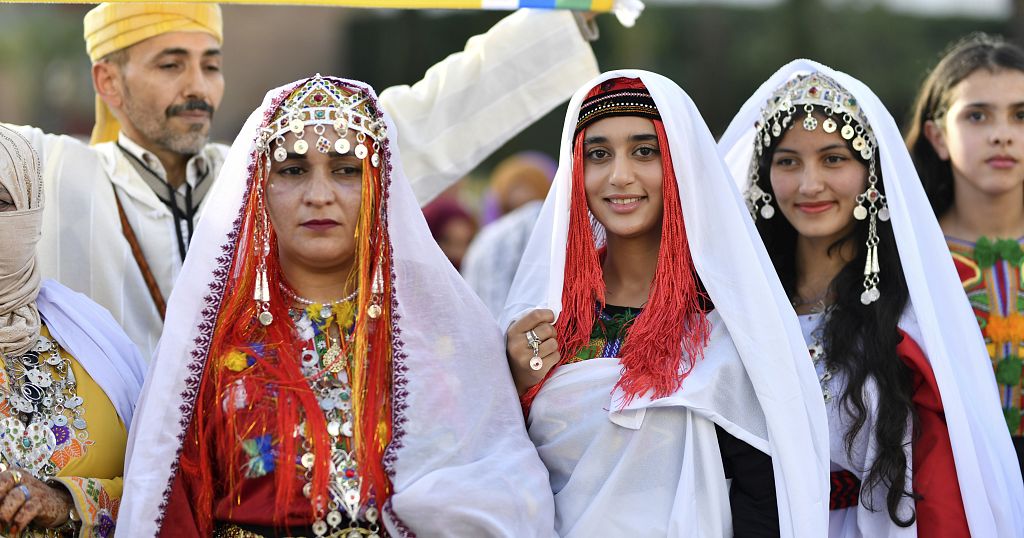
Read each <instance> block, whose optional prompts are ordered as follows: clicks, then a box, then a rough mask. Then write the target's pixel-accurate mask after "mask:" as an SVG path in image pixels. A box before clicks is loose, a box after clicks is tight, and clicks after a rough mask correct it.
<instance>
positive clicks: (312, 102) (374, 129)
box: [256, 74, 387, 167]
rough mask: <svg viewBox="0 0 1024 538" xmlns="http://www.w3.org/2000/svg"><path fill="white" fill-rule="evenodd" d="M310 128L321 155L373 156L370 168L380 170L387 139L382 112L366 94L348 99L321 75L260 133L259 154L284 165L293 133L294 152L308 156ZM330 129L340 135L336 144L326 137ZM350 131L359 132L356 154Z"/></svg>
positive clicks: (356, 93)
mask: <svg viewBox="0 0 1024 538" xmlns="http://www.w3.org/2000/svg"><path fill="white" fill-rule="evenodd" d="M310 127H311V128H312V130H313V134H314V135H316V136H317V140H316V142H315V146H314V147H315V148H316V149H317V151H319V152H321V153H328V152H330V151H331V149H332V148H333V149H334V151H336V152H337V153H339V154H341V155H346V154H348V153H349V151H353V152H354V155H355V156H356V158H358V159H365V158H366V157H367V155H369V156H370V164H371V165H372V166H374V167H377V166H380V142H381V141H382V140H383V139H384V137H386V136H387V128H386V127H385V124H384V119H383V118H382V117H381V115H380V112H379V111H378V110H376V109H375V108H374V106H373V105H372V104H371V100H370V98H369V96H368V95H366V94H365V93H363V92H362V91H360V90H358V89H353V91H352V93H351V94H350V95H346V94H345V92H343V91H342V90H341V89H340V88H338V86H337V85H336V84H335V83H334V82H332V81H331V80H329V79H326V78H324V77H322V76H320V75H319V74H317V75H316V76H314V77H312V78H310V79H309V80H308V81H306V83H305V84H303V85H302V87H300V88H299V89H298V90H297V91H295V92H293V93H292V94H291V95H290V96H289V97H288V99H287V100H285V101H284V102H283V103H282V104H281V106H280V107H279V108H278V111H277V113H276V114H275V116H274V118H273V119H272V120H271V122H270V124H269V125H267V126H266V127H263V128H261V129H260V136H259V139H258V140H257V142H256V144H257V145H256V147H257V150H258V151H259V152H260V153H261V154H263V155H265V156H267V157H269V156H270V155H273V158H274V160H275V161H277V162H281V161H283V160H285V159H286V158H288V153H289V148H286V147H285V135H286V134H288V133H292V134H293V135H294V137H295V139H296V140H295V141H294V142H293V143H292V147H291V148H290V149H291V152H292V153H297V154H299V155H305V153H306V152H307V151H309V142H307V141H306V140H305V135H306V129H307V128H310ZM328 128H331V129H334V131H335V133H336V134H337V135H338V139H337V140H336V141H335V142H334V143H333V144H332V143H331V142H330V140H329V139H328V138H327V137H325V136H324V133H325V132H326V131H327V129H328ZM350 129H351V130H352V131H354V132H355V139H356V143H355V147H354V150H353V145H352V143H351V142H349V140H348V139H347V138H346V137H347V136H348V134H349V130H350Z"/></svg>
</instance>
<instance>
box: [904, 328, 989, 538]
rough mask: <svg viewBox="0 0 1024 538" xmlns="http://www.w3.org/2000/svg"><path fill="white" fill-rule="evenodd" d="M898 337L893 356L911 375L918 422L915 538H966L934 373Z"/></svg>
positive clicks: (909, 344)
mask: <svg viewBox="0 0 1024 538" xmlns="http://www.w3.org/2000/svg"><path fill="white" fill-rule="evenodd" d="M900 334H901V335H902V336H903V340H902V341H901V342H900V344H899V345H898V346H896V353H897V354H898V355H899V356H900V358H901V359H903V362H904V363H905V364H906V365H907V366H908V367H910V369H911V370H913V376H914V381H913V383H914V396H913V401H914V409H915V411H916V412H917V418H918V427H917V430H916V431H915V432H914V434H915V437H914V446H913V459H914V462H913V465H914V491H915V492H916V493H917V494H918V495H920V496H921V499H919V500H918V501H917V534H918V536H928V537H938V538H951V537H959V536H963V537H967V538H970V536H971V533H970V530H968V527H967V514H966V513H965V512H964V503H963V499H962V498H961V496H960V483H959V482H958V480H957V476H956V465H955V464H954V462H953V447H952V445H951V444H950V440H949V428H947V427H946V415H945V412H944V410H943V407H942V398H941V396H940V395H939V386H938V384H937V383H936V382H935V373H934V372H932V367H931V365H930V364H929V363H928V359H926V358H925V356H924V352H923V351H921V347H920V346H918V345H917V342H915V341H914V340H913V339H912V338H910V336H909V335H907V333H905V332H903V331H900Z"/></svg>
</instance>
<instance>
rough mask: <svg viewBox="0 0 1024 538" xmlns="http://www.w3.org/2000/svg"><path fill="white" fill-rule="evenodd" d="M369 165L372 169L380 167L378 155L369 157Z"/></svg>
mask: <svg viewBox="0 0 1024 538" xmlns="http://www.w3.org/2000/svg"><path fill="white" fill-rule="evenodd" d="M370 164H372V165H373V167H374V168H377V167H378V166H380V155H378V154H376V153H374V154H373V155H371V156H370Z"/></svg>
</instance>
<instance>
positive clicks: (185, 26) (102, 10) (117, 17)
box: [84, 2, 224, 144]
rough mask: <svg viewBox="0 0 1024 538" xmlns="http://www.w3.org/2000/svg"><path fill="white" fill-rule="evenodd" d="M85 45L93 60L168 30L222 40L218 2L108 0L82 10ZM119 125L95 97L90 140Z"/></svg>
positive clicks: (107, 136) (112, 133) (106, 137)
mask: <svg viewBox="0 0 1024 538" xmlns="http://www.w3.org/2000/svg"><path fill="white" fill-rule="evenodd" d="M84 22H85V24H84V26H85V32H84V33H85V49H86V52H88V53H89V59H90V60H92V61H93V62H95V61H97V60H99V59H100V58H103V57H104V56H106V55H108V54H110V53H111V52H115V51H119V50H122V49H125V48H128V47H130V46H132V45H134V44H136V43H139V42H140V41H144V40H146V39H149V38H151V37H155V36H158V35H161V34H166V33H168V32H205V33H207V34H210V35H212V36H213V37H214V38H216V39H217V42H218V43H223V41H224V32H223V22H222V20H221V12H220V6H218V5H217V4H198V3H197V4H193V3H164V2H130V3H121V2H108V3H104V4H100V5H98V6H96V7H95V8H93V9H91V10H89V12H88V13H86V14H85V21H84ZM119 130H120V125H118V123H117V119H116V118H114V115H113V114H112V113H111V112H110V110H109V109H108V108H107V106H106V104H104V103H103V101H102V100H101V99H100V98H99V96H97V97H96V125H95V126H94V127H93V131H92V143H93V144H98V143H100V142H109V141H111V140H116V139H117V132H118V131H119Z"/></svg>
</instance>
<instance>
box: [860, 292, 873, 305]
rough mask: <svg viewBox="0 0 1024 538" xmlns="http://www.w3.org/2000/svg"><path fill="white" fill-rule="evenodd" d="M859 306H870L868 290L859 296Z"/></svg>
mask: <svg viewBox="0 0 1024 538" xmlns="http://www.w3.org/2000/svg"><path fill="white" fill-rule="evenodd" d="M860 304H862V305H865V306H866V305H869V304H871V294H870V293H868V290H864V293H862V294H860Z"/></svg>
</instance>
